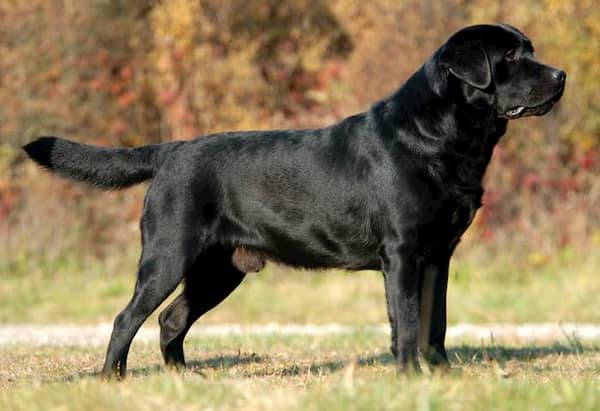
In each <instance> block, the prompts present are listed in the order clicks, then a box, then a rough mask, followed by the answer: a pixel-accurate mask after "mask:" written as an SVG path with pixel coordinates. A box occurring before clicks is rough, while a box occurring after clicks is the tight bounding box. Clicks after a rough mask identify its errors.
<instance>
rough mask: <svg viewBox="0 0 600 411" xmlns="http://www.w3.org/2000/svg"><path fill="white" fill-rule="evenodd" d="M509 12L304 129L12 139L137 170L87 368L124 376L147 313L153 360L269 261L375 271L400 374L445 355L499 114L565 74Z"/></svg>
mask: <svg viewBox="0 0 600 411" xmlns="http://www.w3.org/2000/svg"><path fill="white" fill-rule="evenodd" d="M533 53H534V50H533V46H532V44H531V42H530V40H529V39H528V38H527V37H526V36H525V35H524V34H523V33H521V32H520V31H519V30H517V29H516V28H514V27H512V26H508V25H476V26H470V27H466V28H464V29H462V30H460V31H458V32H456V33H455V34H453V35H452V36H451V37H450V38H449V39H448V40H447V42H446V43H445V44H443V45H442V46H441V47H440V48H439V49H438V50H437V51H435V53H434V54H433V56H432V57H431V58H429V59H428V60H427V61H426V62H425V63H424V65H423V66H422V67H421V68H420V69H419V70H418V71H416V72H415V73H414V74H413V75H412V76H411V77H410V78H409V79H408V80H407V81H406V82H405V83H404V84H403V85H402V86H401V87H400V88H399V89H398V90H397V91H396V92H394V93H393V94H392V95H390V96H389V97H387V98H384V99H383V100H381V101H379V102H377V103H375V104H374V105H373V106H372V107H371V108H370V109H369V110H368V111H367V112H364V113H361V114H357V115H353V116H351V117H348V118H346V119H344V120H342V121H340V122H339V123H337V124H334V125H331V126H329V127H325V128H320V129H310V130H308V129H307V130H273V131H245V132H227V133H218V134H213V135H209V136H206V137H202V138H198V139H196V140H192V141H179V142H169V143H165V144H159V145H147V146H141V147H137V148H100V147H94V146H89V145H83V144H77V143H75V142H71V141H68V140H64V139H61V138H56V137H41V138H39V139H37V140H35V141H33V142H31V143H29V144H27V145H26V146H24V150H25V151H26V152H27V154H28V155H29V156H30V157H31V158H32V159H33V160H35V161H36V162H37V163H38V164H40V165H41V166H43V167H45V168H47V169H48V170H50V171H53V172H56V173H58V174H59V175H62V176H64V177H67V178H70V179H73V180H77V181H82V182H86V183H90V184H93V185H95V186H97V187H99V188H103V189H121V188H125V187H129V186H131V185H134V184H138V183H141V182H143V181H146V180H151V182H150V184H149V187H148V190H147V193H146V196H145V199H144V207H143V215H142V218H141V223H140V225H141V232H142V236H141V237H142V253H141V258H140V262H139V270H138V274H137V282H136V285H135V291H134V293H133V297H132V298H131V300H130V301H129V303H128V304H127V306H126V307H125V309H124V310H123V311H121V312H120V313H119V314H118V315H117V317H116V318H115V321H114V328H113V331H112V335H111V337H110V343H109V345H108V350H107V354H106V361H105V364H104V367H103V369H102V375H103V376H104V377H106V378H110V377H112V376H117V377H121V378H122V377H124V376H125V375H126V368H127V366H126V363H127V354H128V351H129V347H130V344H131V341H132V340H133V338H134V336H135V334H136V332H137V330H138V329H139V327H140V326H141V325H142V323H143V322H144V321H145V320H146V319H147V317H148V316H149V315H150V314H151V313H152V312H153V311H154V310H155V309H156V308H157V307H158V306H159V305H160V304H161V303H162V302H163V301H164V300H165V299H166V298H167V297H168V296H169V295H170V294H171V293H172V292H173V291H174V290H175V288H176V287H177V286H178V284H180V283H181V282H182V281H185V287H184V290H183V291H182V293H181V294H180V295H179V296H178V297H177V298H176V299H175V300H174V301H173V302H172V303H171V304H170V305H169V306H168V307H167V308H166V309H165V310H164V311H163V312H162V313H161V314H160V316H159V323H160V347H161V351H162V355H163V357H164V360H165V363H166V364H167V365H168V366H175V367H183V366H185V360H184V352H183V340H184V338H185V335H186V333H187V331H188V330H189V328H190V327H191V325H192V324H193V323H194V322H195V321H196V320H197V319H198V318H199V317H200V316H202V315H203V314H204V313H206V312H207V311H208V310H210V309H212V308H213V307H215V306H216V305H217V304H219V303H220V302H221V301H223V300H224V299H225V298H226V297H227V296H228V295H229V294H230V293H231V292H232V291H233V290H234V289H235V288H236V287H237V286H238V285H239V284H240V283H241V282H242V279H243V278H244V276H245V275H246V274H247V273H248V272H254V271H259V270H261V269H262V268H263V266H264V264H265V261H267V260H272V261H276V262H279V263H282V264H286V265H289V266H293V267H302V268H307V269H317V268H319V269H320V268H340V269H346V270H363V269H369V270H381V271H383V274H384V284H385V294H386V301H387V311H388V315H389V320H390V326H391V351H392V353H393V355H394V359H395V365H396V368H397V370H398V371H399V372H405V371H410V370H413V369H414V370H416V371H419V370H420V364H419V357H422V358H423V359H424V360H426V361H427V362H428V363H429V364H431V365H432V366H447V365H448V358H447V355H446V351H445V347H444V339H445V333H446V289H447V280H448V264H449V261H450V257H451V256H452V253H453V251H454V249H455V247H456V245H457V243H458V242H459V240H460V238H461V235H462V234H463V233H464V231H465V230H466V229H467V227H468V226H469V225H470V224H471V221H472V220H473V217H474V215H475V213H476V211H477V209H478V208H479V207H480V206H481V198H482V194H483V188H482V179H483V176H484V173H485V171H486V168H487V165H488V163H489V161H490V158H491V156H492V150H493V149H494V146H495V145H496V143H497V142H498V141H499V139H500V137H501V136H502V135H503V134H504V133H505V131H506V126H507V123H508V120H514V119H518V118H522V117H526V116H532V115H535V116H541V115H543V114H545V113H547V112H548V111H549V110H550V109H551V108H552V107H553V105H554V104H555V103H556V102H557V101H558V100H559V99H560V97H561V96H562V94H563V91H564V87H565V81H566V74H565V72H564V71H562V70H559V69H556V68H553V67H551V66H549V65H545V64H543V63H541V62H539V61H537V60H536V59H535V57H534V54H533Z"/></svg>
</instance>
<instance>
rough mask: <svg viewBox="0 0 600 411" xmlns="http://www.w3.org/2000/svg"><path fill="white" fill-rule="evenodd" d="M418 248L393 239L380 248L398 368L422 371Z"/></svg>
mask: <svg viewBox="0 0 600 411" xmlns="http://www.w3.org/2000/svg"><path fill="white" fill-rule="evenodd" d="M415 250H416V249H415V247H413V246H409V245H406V244H399V243H398V242H397V241H392V242H390V243H388V244H386V245H384V246H383V247H381V249H380V256H381V260H382V268H383V274H384V277H385V295H386V300H387V309H388V316H389V319H390V325H391V329H392V330H391V331H392V345H391V350H392V353H393V354H394V357H395V360H396V369H397V370H398V372H399V373H404V372H406V371H408V370H409V367H412V369H413V370H415V371H417V372H419V371H420V370H421V369H420V367H419V362H418V358H417V339H418V336H419V309H420V293H419V271H418V265H419V264H418V259H417V254H416V252H415Z"/></svg>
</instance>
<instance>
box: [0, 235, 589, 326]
mask: <svg viewBox="0 0 600 411" xmlns="http://www.w3.org/2000/svg"><path fill="white" fill-rule="evenodd" d="M136 252H137V251H136V249H135V248H134V247H131V250H127V251H126V252H125V253H123V254H119V253H114V254H111V255H110V257H108V258H105V259H102V260H100V259H92V258H89V257H83V256H81V254H80V255H79V256H77V255H66V256H59V257H55V258H53V259H48V260H43V259H40V258H35V257H32V256H9V257H8V258H6V259H4V261H2V258H0V301H2V304H0V323H2V322H4V323H20V322H27V323H39V324H46V323H90V322H98V321H112V319H113V318H114V316H115V315H116V314H117V313H118V312H119V311H120V310H121V309H122V308H123V307H124V306H125V304H126V303H127V301H128V300H129V298H130V296H131V292H132V290H133V286H134V282H135V265H136V262H137V255H136ZM598 272H600V256H597V255H592V256H589V257H588V258H584V259H577V258H575V257H573V256H564V257H560V256H559V257H558V258H556V259H555V260H554V261H552V262H550V263H547V264H545V265H543V266H528V265H527V264H522V265H521V266H520V267H518V268H517V267H516V265H515V264H514V262H510V261H508V262H503V261H501V260H500V259H499V258H495V259H493V260H490V261H487V260H485V259H482V258H479V259H478V258H476V257H472V256H469V257H462V256H459V258H457V260H456V261H455V263H453V265H452V269H451V275H450V285H449V296H448V313H449V321H450V323H457V322H474V323H488V322H541V321H550V322H558V321H576V322H597V321H598V307H597V296H598V295H600V281H598ZM206 275H211V273H207V274H206ZM213 275H217V274H213ZM152 321H154V319H153V320H152ZM203 321H204V322H205V323H222V322H228V323H267V322H272V321H277V322H299V323H304V322H310V323H328V322H340V323H346V324H369V323H380V322H385V321H387V315H386V311H385V298H384V290H383V281H382V276H381V274H380V273H378V272H358V273H344V272H328V273H322V272H302V271H293V270H290V269H287V268H284V267H278V266H274V265H269V266H268V268H267V269H266V270H265V271H264V272H262V273H258V274H249V275H248V276H247V278H246V280H245V281H244V283H243V284H242V285H241V286H240V287H239V288H238V289H237V290H236V291H235V292H234V293H233V294H232V296H230V297H229V299H228V300H227V301H226V302H225V303H224V304H222V305H220V306H219V307H218V308H217V309H215V310H213V311H212V312H211V313H209V314H208V315H207V316H206V317H204V318H203Z"/></svg>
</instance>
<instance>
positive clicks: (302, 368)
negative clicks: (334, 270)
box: [52, 344, 600, 382]
mask: <svg viewBox="0 0 600 411" xmlns="http://www.w3.org/2000/svg"><path fill="white" fill-rule="evenodd" d="M594 352H600V346H583V345H581V344H554V345H550V346H523V347H506V346H502V345H493V346H473V345H462V346H458V347H452V348H449V349H448V357H449V358H450V363H451V364H452V365H453V366H458V367H459V368H460V367H462V366H467V365H478V364H483V363H487V362H490V361H495V360H497V361H502V362H505V361H510V360H517V361H521V362H523V361H525V362H528V361H533V360H536V359H540V358H544V357H548V356H553V355H562V356H566V355H578V354H583V353H594ZM352 363H354V364H355V366H356V367H359V368H368V367H374V366H380V365H384V366H392V365H393V363H394V359H393V357H392V355H391V354H390V353H380V354H374V355H369V356H359V357H356V358H351V357H350V358H340V359H336V360H329V361H316V362H312V363H310V364H300V363H297V364H291V365H289V364H286V365H284V366H282V367H280V366H278V365H277V360H276V359H275V360H274V359H271V358H270V357H269V355H259V354H256V353H248V354H245V353H240V354H237V355H217V356H214V357H209V358H205V359H201V360H193V361H189V362H188V363H187V365H186V369H185V372H187V373H190V374H196V375H200V376H204V372H203V371H206V370H220V371H227V370H233V369H234V368H237V367H240V366H248V367H247V368H248V369H247V370H242V371H241V373H240V374H241V375H243V376H245V377H268V376H272V375H276V376H284V377H285V376H289V377H293V376H298V375H315V376H319V375H324V374H333V373H336V372H339V371H340V370H342V369H344V368H345V367H347V366H349V365H350V364H352ZM266 364H269V365H266ZM252 365H256V366H252ZM261 365H264V366H261ZM164 371H165V366H164V365H162V364H152V365H149V366H146V367H141V368H134V369H131V370H130V371H129V373H128V375H129V376H130V377H134V378H135V377H144V376H149V375H154V374H160V373H162V372H164ZM96 377H100V372H92V373H77V374H73V375H69V376H65V377H62V378H60V379H53V380H52V381H54V382H57V380H60V381H63V382H70V381H75V380H79V379H82V378H96Z"/></svg>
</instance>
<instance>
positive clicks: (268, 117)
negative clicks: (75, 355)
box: [0, 0, 600, 322]
mask: <svg viewBox="0 0 600 411" xmlns="http://www.w3.org/2000/svg"><path fill="white" fill-rule="evenodd" d="M485 22H506V23H509V24H512V25H514V26H516V27H518V28H519V29H521V30H522V31H523V32H525V33H526V34H527V35H528V36H529V37H530V38H531V39H532V41H533V44H534V45H535V48H536V54H537V56H538V58H539V59H541V60H543V61H545V62H547V63H549V64H552V65H554V66H557V67H559V68H562V69H564V70H565V71H566V72H567V73H568V79H567V89H566V92H565V95H564V97H563V99H562V101H561V103H560V104H559V105H558V106H557V107H555V108H554V109H553V110H552V112H551V113H550V114H548V115H547V116H545V117H542V118H528V119H523V120H519V121H515V122H511V124H510V125H509V129H508V132H507V134H506V136H505V137H504V139H503V140H502V142H501V143H500V145H499V146H498V147H497V148H496V151H495V153H494V157H493V161H492V165H491V166H490V168H489V170H488V175H487V177H486V188H487V191H486V194H485V198H484V203H485V204H484V207H483V208H482V209H481V210H480V211H479V213H478V215H477V218H476V220H475V222H474V224H473V226H472V227H471V228H470V230H469V232H468V233H467V235H466V236H465V239H464V241H463V242H462V243H461V245H460V247H459V249H458V252H457V255H456V258H455V260H454V262H453V266H452V273H451V280H450V302H449V310H450V319H451V321H474V322H485V321H488V322H489V321H522V322H524V321H567V320H581V321H595V320H596V321H597V320H598V319H599V318H598V315H597V314H596V311H595V310H594V305H595V304H597V295H598V294H599V293H600V279H599V277H598V274H599V272H600V257H599V255H598V254H599V252H598V250H599V249H600V178H599V177H598V176H599V171H600V158H599V157H600V151H599V148H600V98H599V97H598V95H599V91H598V90H599V89H600V3H599V2H598V1H597V0H581V1H577V2H565V1H559V0H540V1H536V2H523V1H521V0H497V1H478V0H448V1H444V2H438V1H433V0H418V1H416V0H403V1H402V0H371V1H368V2H365V1H352V0H329V1H321V0H312V1H308V0H294V1H282V0H254V1H247V0H202V1H200V0H170V1H166V0H164V1H159V0H86V1H75V0H27V1H25V0H2V2H0V276H1V281H0V322H15V321H28V322H43V321H68V322H86V321H98V320H110V319H111V318H112V316H113V315H114V314H116V312H117V311H118V310H119V309H120V308H122V307H123V306H124V304H125V303H126V302H127V300H128V298H129V296H130V294H131V290H132V289H133V279H134V276H135V265H136V263H137V258H138V253H139V249H140V245H139V230H138V221H139V217H140V212H141V207H142V201H143V194H144V190H145V188H144V187H143V186H140V187H136V188H133V189H130V190H127V191H123V192H111V193H105V192H99V191H96V190H94V189H90V188H88V187H84V186H82V185H78V184H73V183H71V182H67V181H64V180H61V179H59V178H56V177H52V176H50V175H49V174H48V173H46V172H45V171H43V170H40V169H38V168H37V167H35V166H34V165H33V164H32V162H29V161H27V160H26V159H25V158H24V156H23V155H22V153H21V150H20V146H21V145H22V144H24V143H26V142H28V141H30V140H32V139H34V138H35V137H37V136H40V135H58V136H63V137H67V138H70V139H74V140H77V141H82V142H86V143H92V144H98V145H124V146H136V145H141V144H148V143H159V142H165V141H171V140H180V139H191V138H194V137H197V136H201V135H205V134H209V133H212V132H218V131H225V130H247V129H269V128H292V127H318V126H324V125H328V124H331V123H333V122H335V121H337V120H339V119H341V118H343V117H345V116H348V115H351V114H353V113H356V112H359V111H364V110H367V109H368V108H369V106H370V104H371V103H373V102H374V101H375V100H377V99H379V98H382V97H384V96H386V95H388V94H390V93H391V92H393V91H394V90H395V89H396V88H397V87H399V86H400V85H401V84H402V83H403V82H404V81H405V79H406V78H407V77H408V76H409V75H410V74H411V73H412V72H414V71H415V70H416V69H418V68H419V66H420V65H421V64H422V63H423V62H424V61H425V59H427V58H428V56H430V55H431V54H432V53H433V52H434V51H435V50H436V49H437V48H438V47H439V46H440V45H441V44H442V43H443V42H444V41H445V39H447V38H448V37H449V35H450V34H452V33H453V32H454V31H456V30H458V29H459V28H461V27H462V26H464V25H468V24H476V23H485ZM246 282H247V283H248V284H247V285H246V287H242V288H241V289H240V290H239V292H238V293H236V295H234V296H233V297H232V298H231V300H232V302H231V303H229V305H228V306H227V307H229V308H223V309H221V310H217V311H215V313H213V314H211V315H210V316H209V317H208V319H207V321H214V322H218V321H228V322H240V321H242V322H243V321H249V322H251V321H254V322H257V321H258V322H260V321H297V322H311V321H312V322H328V321H341V322H356V321H359V322H376V321H381V322H383V321H385V319H386V314H385V305H384V299H383V285H382V282H381V278H380V274H377V273H360V274H345V273H339V272H335V273H330V275H327V276H325V275H321V274H320V273H307V272H296V271H291V270H289V269H287V268H283V267H277V266H272V265H271V266H269V267H268V268H267V270H266V271H265V272H264V273H261V274H256V275H252V276H250V278H248V280H247V281H246ZM67 301H68V303H67Z"/></svg>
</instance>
